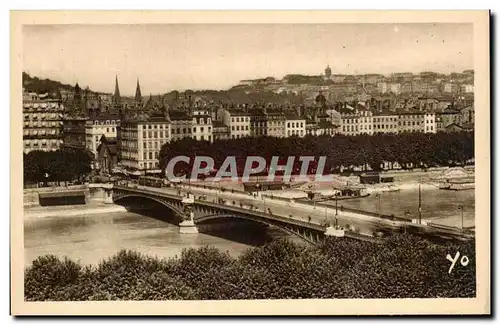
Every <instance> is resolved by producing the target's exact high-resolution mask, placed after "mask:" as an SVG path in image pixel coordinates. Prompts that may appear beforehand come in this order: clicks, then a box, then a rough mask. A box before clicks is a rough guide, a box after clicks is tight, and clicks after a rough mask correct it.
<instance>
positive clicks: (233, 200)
mask: <svg viewBox="0 0 500 325" xmlns="http://www.w3.org/2000/svg"><path fill="white" fill-rule="evenodd" d="M489 20H490V13H489V12H488V11H303V12H302V11H294V12H286V11H261V12H256V11H255V12H254V11H205V12H201V11H200V12H196V11H191V12H187V11H178V12H176V11H170V12H167V11H150V12H148V11H143V12H139V11H137V12H133V11H108V12H104V11H101V12H99V11H95V12H91V11H82V12H77V11H12V12H11V216H10V218H11V301H12V305H11V314H13V315H436V314H446V315H462V314H468V315H471V314H473V315H488V314H490V313H491V310H490V299H491V298H490V233H491V230H490V217H491V216H490V81H489V80H490V72H489V69H490V67H489V62H490V59H489V57H490V54H489ZM476 108H477V110H476Z"/></svg>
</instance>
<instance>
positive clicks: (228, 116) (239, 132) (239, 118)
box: [217, 108, 251, 139]
mask: <svg viewBox="0 0 500 325" xmlns="http://www.w3.org/2000/svg"><path fill="white" fill-rule="evenodd" d="M217 116H218V118H219V120H220V121H221V122H222V123H224V124H225V125H227V126H228V128H229V132H230V136H231V139H239V138H243V137H248V136H250V134H251V133H250V132H251V131H250V117H251V114H250V113H248V112H244V111H237V110H228V109H224V108H223V109H220V110H219V111H218V112H217Z"/></svg>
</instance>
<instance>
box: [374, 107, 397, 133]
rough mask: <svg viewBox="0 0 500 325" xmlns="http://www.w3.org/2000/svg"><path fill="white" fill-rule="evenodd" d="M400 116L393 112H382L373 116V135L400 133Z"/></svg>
mask: <svg viewBox="0 0 500 325" xmlns="http://www.w3.org/2000/svg"><path fill="white" fill-rule="evenodd" d="M398 132H399V116H398V115H397V114H394V113H393V112H390V111H386V112H381V113H378V114H376V115H374V116H373V133H398Z"/></svg>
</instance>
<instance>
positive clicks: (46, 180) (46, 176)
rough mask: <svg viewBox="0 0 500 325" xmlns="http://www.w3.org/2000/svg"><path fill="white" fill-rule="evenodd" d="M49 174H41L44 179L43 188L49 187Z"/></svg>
mask: <svg viewBox="0 0 500 325" xmlns="http://www.w3.org/2000/svg"><path fill="white" fill-rule="evenodd" d="M49 176H50V175H49V173H45V174H43V177H45V186H48V185H49Z"/></svg>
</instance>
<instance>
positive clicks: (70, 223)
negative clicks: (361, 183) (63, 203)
mask: <svg viewBox="0 0 500 325" xmlns="http://www.w3.org/2000/svg"><path fill="white" fill-rule="evenodd" d="M378 204H379V203H378V198H377V197H375V196H374V195H371V196H370V197H367V198H362V199H354V200H345V201H339V206H340V205H345V206H349V207H352V208H358V209H363V210H369V211H374V212H376V211H378ZM459 204H463V205H464V206H465V209H464V226H472V225H474V191H458V192H453V191H443V190H427V191H422V218H423V219H431V220H433V221H435V222H439V223H443V224H448V225H450V224H454V225H458V226H460V222H461V218H460V216H461V214H460V210H458V205H459ZM380 210H381V212H382V213H388V214H389V213H395V214H399V215H400V214H404V212H405V211H407V210H410V212H411V213H412V217H416V215H417V213H418V212H417V211H418V192H417V191H401V192H389V193H382V196H381V198H380ZM391 211H392V212H391ZM161 213H165V212H164V211H162V212H161ZM167 213H168V212H167ZM228 236H230V238H228ZM284 236H286V237H288V238H291V237H289V235H286V234H284V233H282V232H280V231H278V230H275V229H268V230H267V231H264V232H262V231H252V232H249V231H245V230H243V231H242V230H241V229H240V230H234V231H232V232H231V233H230V234H227V231H226V232H222V233H219V234H217V233H200V234H192V235H191V234H183V235H180V234H179V232H178V227H177V226H175V225H173V224H170V223H168V222H166V221H165V220H162V218H158V211H155V212H154V213H148V212H141V213H134V212H119V213H107V214H93V215H80V216H70V217H68V216H67V217H44V218H29V219H26V220H25V222H24V238H25V239H24V247H25V249H24V250H25V265H29V264H30V263H31V262H32V261H33V260H34V259H36V258H37V257H38V256H40V255H45V254H54V255H57V256H60V257H63V256H67V257H70V258H72V259H74V260H77V261H80V262H82V263H84V264H96V263H98V262H99V261H101V260H103V259H106V258H108V257H110V256H111V255H113V254H115V253H117V252H118V251H120V250H121V249H130V250H136V251H139V252H141V253H144V254H147V255H150V256H158V257H162V258H170V257H175V256H179V255H180V254H181V252H182V250H183V249H185V248H189V247H193V248H196V247H202V246H207V245H208V246H214V247H217V248H219V249H220V250H222V251H228V252H229V253H230V254H231V255H233V256H237V255H239V254H241V253H242V252H243V251H244V250H245V249H246V248H248V247H250V246H253V245H259V244H262V243H264V242H268V241H269V240H272V239H273V238H278V237H284ZM224 237H225V238H224ZM292 239H293V238H292Z"/></svg>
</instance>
